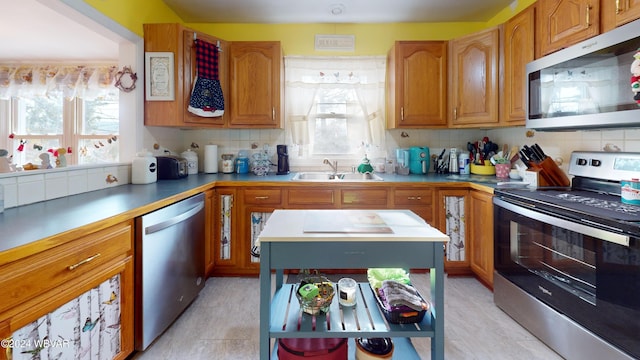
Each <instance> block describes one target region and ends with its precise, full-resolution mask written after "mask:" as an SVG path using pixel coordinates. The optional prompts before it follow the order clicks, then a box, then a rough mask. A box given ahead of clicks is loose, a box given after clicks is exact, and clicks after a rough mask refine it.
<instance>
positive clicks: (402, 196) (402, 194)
mask: <svg viewBox="0 0 640 360" xmlns="http://www.w3.org/2000/svg"><path fill="white" fill-rule="evenodd" d="M393 201H394V203H395V204H396V205H431V203H432V202H433V191H432V190H418V189H396V191H395V192H394V196H393Z"/></svg>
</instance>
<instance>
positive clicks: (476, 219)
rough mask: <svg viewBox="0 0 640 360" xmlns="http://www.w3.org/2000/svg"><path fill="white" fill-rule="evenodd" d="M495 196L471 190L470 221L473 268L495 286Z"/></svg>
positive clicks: (485, 280) (487, 282)
mask: <svg viewBox="0 0 640 360" xmlns="http://www.w3.org/2000/svg"><path fill="white" fill-rule="evenodd" d="M492 198H493V196H492V195H491V194H487V193H482V192H479V191H471V193H470V197H469V201H470V206H469V207H470V209H471V214H473V216H472V217H470V221H469V242H470V244H469V248H470V252H471V263H470V265H471V270H472V271H473V272H474V273H475V274H476V275H477V276H478V277H479V278H480V279H481V280H482V281H483V282H484V283H485V284H487V285H489V286H490V287H492V286H493V220H494V219H493V202H492Z"/></svg>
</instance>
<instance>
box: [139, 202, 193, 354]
mask: <svg viewBox="0 0 640 360" xmlns="http://www.w3.org/2000/svg"><path fill="white" fill-rule="evenodd" d="M204 220H205V216H204V194H198V195H195V196H193V197H190V198H188V199H185V200H182V201H180V202H177V203H175V204H172V205H169V206H167V207H164V208H162V209H159V210H156V211H154V212H152V213H149V214H146V215H143V216H141V217H138V218H136V249H135V254H136V265H135V268H136V296H135V299H136V313H135V323H136V326H135V328H136V331H135V346H136V349H137V350H145V349H146V348H147V347H148V346H149V345H150V344H151V343H152V342H153V341H154V340H155V339H156V338H157V337H158V336H159V335H160V334H162V333H163V332H164V331H165V330H166V329H167V328H168V327H169V326H170V325H171V323H173V321H174V320H175V319H176V318H178V316H180V314H181V313H182V312H183V311H184V310H185V309H186V308H187V307H188V306H189V304H191V302H192V301H193V300H194V299H195V297H196V296H197V295H198V293H199V292H200V290H201V289H202V288H203V287H204V280H205V279H204V276H205V274H204Z"/></svg>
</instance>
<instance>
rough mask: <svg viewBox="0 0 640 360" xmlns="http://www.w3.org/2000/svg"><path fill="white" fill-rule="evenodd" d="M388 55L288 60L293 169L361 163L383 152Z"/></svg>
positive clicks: (288, 120)
mask: <svg viewBox="0 0 640 360" xmlns="http://www.w3.org/2000/svg"><path fill="white" fill-rule="evenodd" d="M385 61H386V59H385V58H384V57H287V58H286V59H285V104H286V110H285V113H286V117H285V121H286V125H285V128H286V130H287V132H286V136H287V144H288V146H289V156H290V159H291V160H292V164H293V165H306V163H308V164H314V163H317V160H318V159H322V158H324V157H331V158H332V159H347V160H353V161H359V160H360V159H362V156H363V155H364V154H365V153H366V154H368V155H372V154H371V152H376V151H384V150H380V149H384V148H385V147H384V80H385Z"/></svg>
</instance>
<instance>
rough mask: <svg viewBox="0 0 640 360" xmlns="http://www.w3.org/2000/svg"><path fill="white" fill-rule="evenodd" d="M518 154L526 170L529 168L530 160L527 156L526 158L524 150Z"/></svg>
mask: <svg viewBox="0 0 640 360" xmlns="http://www.w3.org/2000/svg"><path fill="white" fill-rule="evenodd" d="M518 153H519V154H520V160H521V161H522V162H523V163H524V164H525V165H526V166H527V168H530V167H531V159H530V158H529V156H527V153H526V152H525V151H524V149H521V150H520V151H519V152H518Z"/></svg>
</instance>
